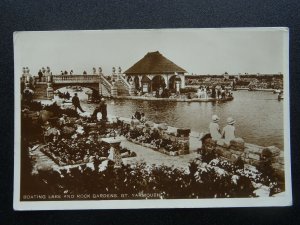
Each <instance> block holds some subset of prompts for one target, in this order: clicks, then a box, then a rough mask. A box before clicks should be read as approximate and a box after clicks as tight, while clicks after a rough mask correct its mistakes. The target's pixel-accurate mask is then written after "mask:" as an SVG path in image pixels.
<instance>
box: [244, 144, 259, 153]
mask: <svg viewBox="0 0 300 225" xmlns="http://www.w3.org/2000/svg"><path fill="white" fill-rule="evenodd" d="M262 150H263V147H261V146H258V145H253V144H248V143H247V144H245V150H244V151H245V152H246V153H252V154H258V155H260V154H261V153H262Z"/></svg>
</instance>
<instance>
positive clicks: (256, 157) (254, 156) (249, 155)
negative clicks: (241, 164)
mask: <svg viewBox="0 0 300 225" xmlns="http://www.w3.org/2000/svg"><path fill="white" fill-rule="evenodd" d="M248 158H249V159H255V160H260V156H259V155H257V154H253V153H249V154H248Z"/></svg>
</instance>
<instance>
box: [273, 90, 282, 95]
mask: <svg viewBox="0 0 300 225" xmlns="http://www.w3.org/2000/svg"><path fill="white" fill-rule="evenodd" d="M280 92H281V90H279V89H275V90H274V91H273V94H276V93H280Z"/></svg>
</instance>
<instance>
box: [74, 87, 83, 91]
mask: <svg viewBox="0 0 300 225" xmlns="http://www.w3.org/2000/svg"><path fill="white" fill-rule="evenodd" d="M74 91H75V92H80V91H82V88H81V87H76V88H75V89H74Z"/></svg>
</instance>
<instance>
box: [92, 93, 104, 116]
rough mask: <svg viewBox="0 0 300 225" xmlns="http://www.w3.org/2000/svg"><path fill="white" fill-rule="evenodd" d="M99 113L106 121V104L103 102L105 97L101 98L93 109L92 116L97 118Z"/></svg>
mask: <svg viewBox="0 0 300 225" xmlns="http://www.w3.org/2000/svg"><path fill="white" fill-rule="evenodd" d="M99 112H100V113H101V115H102V120H104V121H106V120H107V104H106V103H105V99H104V98H101V101H100V104H99V106H98V107H96V109H95V110H94V112H93V114H92V118H94V119H97V114H98V113H99Z"/></svg>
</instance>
